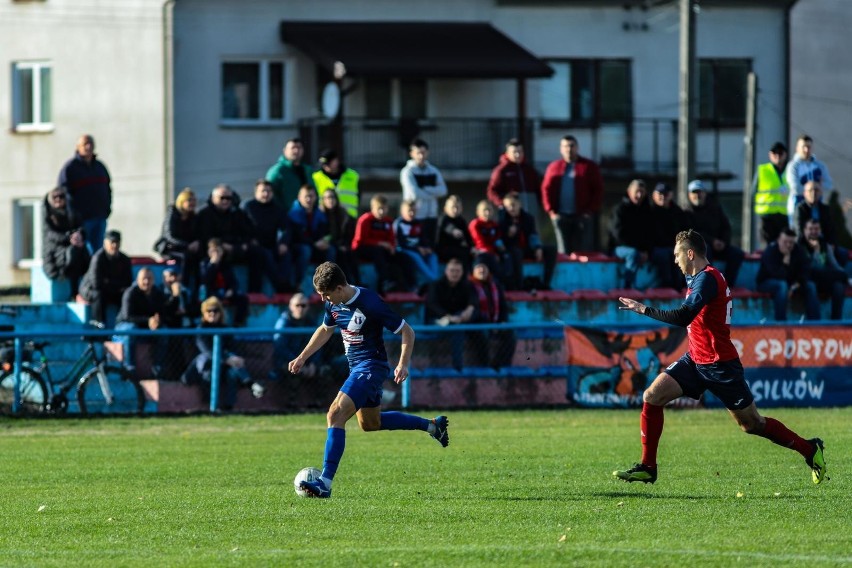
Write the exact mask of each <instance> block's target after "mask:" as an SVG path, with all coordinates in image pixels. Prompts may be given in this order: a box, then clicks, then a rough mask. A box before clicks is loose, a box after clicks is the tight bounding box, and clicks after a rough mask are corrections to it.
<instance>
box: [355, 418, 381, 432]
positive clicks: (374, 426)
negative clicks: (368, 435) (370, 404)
mask: <svg viewBox="0 0 852 568" xmlns="http://www.w3.org/2000/svg"><path fill="white" fill-rule="evenodd" d="M359 425H360V426H361V430H363V431H364V432H376V431H378V430H381V429H382V425H381V423H379V422H374V421H372V420H365V421H364V422H360V423H359Z"/></svg>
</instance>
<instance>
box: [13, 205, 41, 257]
mask: <svg viewBox="0 0 852 568" xmlns="http://www.w3.org/2000/svg"><path fill="white" fill-rule="evenodd" d="M42 201H43V198H39V197H20V198H17V199H14V200H13V201H12V254H13V263H14V266H15V267H16V268H31V267H33V266H35V265H37V264H38V263H39V262H41V238H42V235H41V228H42V227H41V223H42V221H41V206H42ZM27 208H29V209H32V219H31V220H30V223H25V221H26V217H25V214H24V209H27ZM25 224H28V225H30V230H31V231H32V246H33V253H32V257H27V256H24V240H23V235H24V225H25Z"/></svg>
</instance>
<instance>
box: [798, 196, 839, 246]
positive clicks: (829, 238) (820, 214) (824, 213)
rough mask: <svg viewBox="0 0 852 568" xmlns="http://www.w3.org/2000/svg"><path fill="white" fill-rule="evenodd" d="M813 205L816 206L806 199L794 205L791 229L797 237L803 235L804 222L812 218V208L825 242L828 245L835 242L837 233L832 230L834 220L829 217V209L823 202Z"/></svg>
mask: <svg viewBox="0 0 852 568" xmlns="http://www.w3.org/2000/svg"><path fill="white" fill-rule="evenodd" d="M814 205H816V207H814V206H813V205H811V204H810V203H808V202H807V201H802V202H801V203H799V204H798V205H797V206H796V210H795V211H794V212H793V230H794V231H796V235H797V236H799V237H801V236H802V235H804V234H805V223H807V222H808V220H810V219H813V217H814V210H816V212H817V219H818V220H819V228H820V230H821V231H822V236H823V237H824V238H825V242H827V243H828V244H830V245H833V244H836V243H837V240H836V239H837V233H836V232H835V230H834V222H833V220H832V219H831V210H830V209H829V208H828V205H826V204H825V203H815V204H814Z"/></svg>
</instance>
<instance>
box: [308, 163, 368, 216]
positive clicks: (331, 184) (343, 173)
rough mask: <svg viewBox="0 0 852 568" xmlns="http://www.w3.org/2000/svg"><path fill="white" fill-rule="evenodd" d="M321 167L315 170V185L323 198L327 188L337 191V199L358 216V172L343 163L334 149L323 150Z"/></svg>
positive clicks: (349, 211) (347, 209) (351, 213)
mask: <svg viewBox="0 0 852 568" xmlns="http://www.w3.org/2000/svg"><path fill="white" fill-rule="evenodd" d="M319 163H320V169H318V170H317V171H315V172H314V187H316V188H317V194H318V195H319V197H320V199H322V194H323V193H325V190H327V189H334V190H336V191H337V199H338V200H339V201H340V204H341V205H342V206H343V207H344V209H346V212H347V213H349V215H350V216H351V217H352V218H353V219H357V218H358V213H359V209H358V205H359V202H360V199H361V195H360V193H359V191H358V172H356V171H355V170H353V169H352V168H347V167H346V166H344V165H343V162H342V161H341V159H340V156H338V155H337V152H335V151H334V150H330V149H328V150H323V151H322V153H321V154H320V157H319Z"/></svg>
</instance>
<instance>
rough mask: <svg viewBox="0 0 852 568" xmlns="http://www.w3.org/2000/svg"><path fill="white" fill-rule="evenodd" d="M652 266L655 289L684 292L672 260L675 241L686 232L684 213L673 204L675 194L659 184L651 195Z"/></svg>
mask: <svg viewBox="0 0 852 568" xmlns="http://www.w3.org/2000/svg"><path fill="white" fill-rule="evenodd" d="M650 220H651V226H650V227H649V228H648V230H649V232H650V233H651V247H652V248H651V262H652V263H653V264H654V267H655V268H656V271H657V286H660V287H665V288H674V289H675V290H680V289H681V288H683V285H684V280H683V274H681V272H680V270H678V268H677V266H676V265H675V263H674V260H673V257H672V250H674V242H675V237H676V236H677V234H678V233H679V232H681V231H684V230H686V229H688V227H687V219H686V215H685V214H684V212H683V209H681V208H680V207H678V205H677V204H676V203H675V202H674V192H673V191H672V188H671V186H669V185H668V184H666V183H662V182H660V183H658V184H657V185H655V186H654V191H653V192H652V193H651V215H650Z"/></svg>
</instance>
